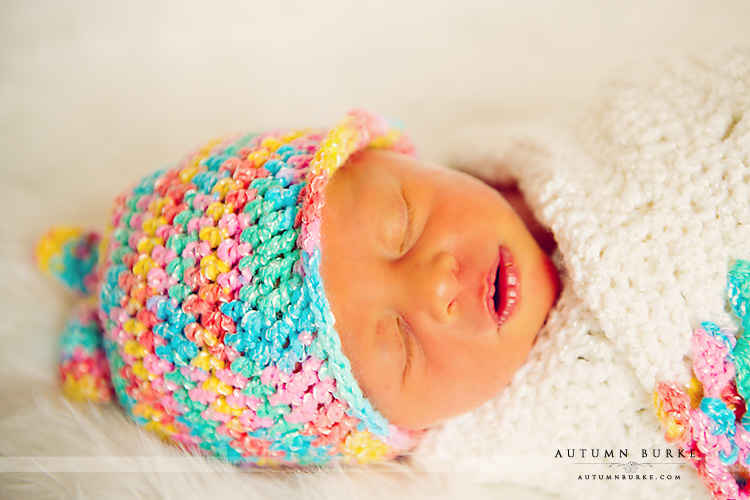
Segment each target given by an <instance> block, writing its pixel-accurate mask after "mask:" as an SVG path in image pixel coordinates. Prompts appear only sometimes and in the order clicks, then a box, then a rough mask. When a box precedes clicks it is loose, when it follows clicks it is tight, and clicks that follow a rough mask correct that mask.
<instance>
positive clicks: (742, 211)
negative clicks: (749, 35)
mask: <svg viewBox="0 0 750 500" xmlns="http://www.w3.org/2000/svg"><path fill="white" fill-rule="evenodd" d="M595 102H596V104H595V105H594V106H592V107H589V108H587V109H586V110H584V111H582V112H581V113H580V115H579V116H577V117H576V118H570V119H568V120H567V121H566V123H565V124H564V125H561V126H559V127H558V128H556V129H555V130H539V128H534V127H524V128H518V127H515V128H499V127H488V126H482V127H472V128H471V129H470V130H465V131H463V132H462V133H461V134H460V136H459V139H458V140H457V141H456V144H455V146H456V147H455V148H453V151H452V155H451V157H450V158H449V161H450V163H451V164H453V165H454V166H456V167H457V168H460V169H463V170H467V171H469V172H471V173H473V174H475V175H477V176H479V177H482V178H485V179H488V180H499V179H504V178H507V177H511V178H515V179H517V180H518V182H519V187H520V189H521V190H522V191H523V193H524V195H525V196H526V198H527V201H528V202H529V204H530V205H531V208H532V209H533V211H534V213H535V215H536V217H537V218H538V219H539V220H540V221H541V222H542V223H543V224H545V225H547V226H548V227H550V228H551V229H552V231H553V232H554V234H555V237H556V239H557V242H558V245H559V250H560V252H561V255H562V256H561V258H560V260H561V266H564V269H565V271H566V273H565V276H564V277H563V291H562V294H561V296H560V299H559V301H558V303H557V305H556V307H555V308H554V309H553V311H552V312H551V314H550V317H549V319H548V322H547V324H546V325H545V327H544V329H543V330H542V332H541V333H540V336H539V339H538V341H537V343H536V344H535V346H534V348H533V350H532V352H531V354H530V356H529V359H528V361H527V362H526V364H525V365H524V366H523V368H522V369H521V370H520V371H519V372H518V373H517V374H516V376H515V378H514V380H513V382H512V383H511V385H510V386H509V387H508V388H507V389H506V390H505V391H504V392H503V393H501V394H500V395H499V396H497V397H496V398H495V399H494V400H492V401H490V402H489V403H487V404H486V405H484V406H483V407H481V408H479V409H477V410H475V411H474V412H472V413H470V414H467V415H464V416H462V417H459V418H456V419H453V420H451V421H449V422H447V423H445V424H444V425H443V426H442V427H440V428H437V429H434V430H433V431H431V433H429V434H428V436H427V438H426V440H425V441H424V443H423V444H422V445H421V447H420V448H419V449H418V450H417V451H416V453H415V457H416V461H417V463H422V464H424V465H425V466H426V467H431V468H436V467H444V468H446V469H453V468H457V467H458V468H462V469H466V470H473V471H476V478H477V479H478V480H480V481H491V482H511V483H515V484H519V485H524V486H527V487H532V488H535V489H539V490H541V491H544V492H549V493H556V494H558V495H560V496H561V497H563V498H604V496H605V495H606V497H607V498H608V499H609V500H614V499H618V498H623V499H625V498H627V499H630V498H635V497H637V498H660V499H667V498H704V497H707V496H708V492H707V490H705V488H703V486H701V485H700V483H699V480H698V479H697V475H696V474H695V473H694V471H693V469H692V468H691V467H690V466H688V465H684V466H678V465H670V464H675V463H680V462H681V460H679V459H668V458H665V453H666V451H665V450H666V449H667V448H668V445H667V444H666V442H665V441H664V439H663V435H664V431H663V429H662V428H661V425H660V423H659V421H658V420H657V418H656V416H655V412H654V407H653V402H652V396H651V394H652V393H653V390H654V388H655V384H656V382H657V381H661V380H674V381H676V382H678V383H680V384H684V383H687V382H688V381H689V379H690V376H691V372H690V367H691V363H690V359H689V355H690V354H689V339H690V336H691V335H692V331H693V329H694V328H695V327H696V326H698V325H699V324H700V323H701V322H702V321H706V320H711V321H715V322H717V323H719V324H727V323H728V322H730V321H731V317H730V315H729V313H727V312H726V310H725V305H726V300H725V299H726V296H725V283H726V281H725V280H726V273H727V271H728V269H729V265H730V263H731V262H732V260H733V259H737V258H750V209H749V206H750V187H749V183H750V51H749V50H740V49H734V50H727V51H724V52H722V53H720V54H712V55H709V56H701V57H695V58H692V59H689V60H684V59H683V60H677V61H674V60H670V61H664V60H660V61H657V62H654V63H652V64H650V65H647V66H645V67H641V68H639V69H638V70H637V71H632V72H630V73H628V74H627V75H625V76H622V77H621V78H619V79H617V80H616V81H614V82H612V83H610V84H609V85H608V86H607V87H606V88H605V90H604V92H603V95H601V96H600V97H599V98H598V99H597V100H596V101H595ZM522 293H523V292H522ZM581 448H583V449H585V450H586V451H585V455H584V456H581V455H582V454H581V451H580V449H581ZM644 448H646V449H649V450H650V449H651V448H655V449H658V450H661V456H660V457H658V458H654V457H653V456H650V457H649V458H643V457H642V449H644ZM568 449H575V450H576V452H575V458H568V456H567V451H568ZM591 449H595V450H596V449H599V450H600V456H599V457H598V458H592V457H591V456H590V455H591V451H590V450H591ZM608 449H611V450H614V453H615V457H614V458H612V459H606V460H605V459H604V458H603V456H604V450H608ZM623 449H627V450H628V452H629V454H628V458H627V459H624V458H620V456H619V454H618V453H619V450H623ZM557 450H560V451H561V454H562V458H555V454H556V452H557ZM628 461H634V462H639V463H641V464H644V463H646V462H648V463H650V464H651V465H648V464H646V465H641V466H639V467H638V468H639V470H638V472H637V474H641V475H649V474H651V475H653V476H654V477H655V478H656V479H654V480H638V481H637V480H619V481H615V480H614V479H611V480H606V479H605V480H589V481H586V480H585V479H579V476H584V475H586V474H589V475H597V476H598V475H599V474H609V475H612V476H614V475H615V474H623V473H624V470H623V467H622V466H618V465H612V466H611V467H610V466H609V465H607V464H618V463H623V462H628ZM662 474H672V475H675V474H678V475H680V480H674V479H673V480H671V481H670V480H660V479H659V476H660V475H662Z"/></svg>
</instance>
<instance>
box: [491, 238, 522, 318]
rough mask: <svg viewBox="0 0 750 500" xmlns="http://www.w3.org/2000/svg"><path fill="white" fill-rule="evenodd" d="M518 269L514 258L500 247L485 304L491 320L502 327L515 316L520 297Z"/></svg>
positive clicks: (492, 270)
mask: <svg viewBox="0 0 750 500" xmlns="http://www.w3.org/2000/svg"><path fill="white" fill-rule="evenodd" d="M519 284H520V280H519V276H518V268H517V267H516V265H515V262H514V261H513V256H512V255H511V253H510V250H508V249H507V248H506V247H504V246H500V248H499V251H498V256H497V258H496V259H495V261H494V262H493V265H492V267H491V268H490V271H489V273H488V274H487V285H486V286H487V293H486V295H485V304H486V306H487V311H488V312H489V315H490V318H492V320H493V322H494V323H496V324H497V326H498V327H499V326H502V325H503V324H504V323H505V322H506V321H508V319H509V318H510V317H511V316H512V315H513V313H514V312H515V310H516V306H517V304H518V299H519V298H520V295H519Z"/></svg>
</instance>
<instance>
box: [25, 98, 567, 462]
mask: <svg viewBox="0 0 750 500" xmlns="http://www.w3.org/2000/svg"><path fill="white" fill-rule="evenodd" d="M407 153H408V154H411V153H412V146H411V143H410V142H409V141H408V139H407V138H406V137H405V136H404V135H403V134H401V133H400V131H398V130H397V129H395V128H392V127H391V126H390V125H389V123H388V122H387V121H386V120H385V119H384V118H382V117H380V116H378V115H375V114H372V113H368V112H364V111H354V112H351V113H350V114H349V115H347V116H346V117H345V118H344V120H342V122H341V123H340V124H339V125H338V126H336V127H334V128H333V129H331V130H330V131H328V132H325V131H309V130H299V131H272V132H266V133H263V134H256V135H249V136H244V137H240V138H232V139H226V140H220V141H215V142H213V143H209V144H208V145H207V146H205V147H204V148H202V149H200V150H198V151H197V152H195V153H193V154H191V155H189V156H188V157H186V159H185V160H183V162H182V163H180V164H179V165H178V166H177V167H174V168H171V169H168V170H164V171H160V172H157V173H156V174H154V175H153V176H150V177H148V178H146V179H144V180H143V181H141V183H140V184H139V185H138V186H137V187H136V188H134V189H133V190H131V191H129V192H127V193H125V194H124V195H123V196H121V197H120V198H118V199H117V201H116V202H115V205H114V208H113V211H112V214H111V217H110V221H109V227H108V229H107V232H106V233H105V235H104V238H103V239H102V240H101V241H99V238H98V236H96V235H94V234H89V233H80V232H79V231H77V230H75V229H71V228H63V229H58V230H53V231H52V232H51V233H50V234H48V235H47V236H46V237H45V238H44V239H43V240H42V241H41V243H40V244H39V247H38V255H39V262H40V264H41V266H42V267H43V268H45V269H48V270H49V271H51V272H52V273H53V274H56V275H57V276H59V277H60V278H61V279H62V280H63V281H64V282H66V283H67V284H69V285H71V286H73V287H74V288H77V289H79V290H81V291H84V292H85V293H86V294H88V297H87V298H86V299H84V300H83V301H82V302H81V304H80V305H79V307H78V308H77V310H76V313H75V314H74V316H73V318H72V319H71V320H70V322H69V323H68V325H67V328H66V331H65V332H64V333H63V336H62V347H63V348H62V351H63V353H62V365H61V375H62V378H63V383H64V385H65V390H66V392H67V393H68V394H69V395H71V396H74V397H75V396H83V397H87V398H93V399H100V400H107V399H109V398H111V397H112V396H114V397H116V398H117V399H118V400H119V402H120V404H121V405H122V406H124V407H125V409H126V410H127V411H128V412H129V413H130V415H131V416H132V418H133V419H134V420H135V421H136V422H138V423H139V424H141V425H143V426H144V427H146V428H149V429H151V430H154V431H156V432H158V433H159V434H161V435H163V436H165V437H167V438H168V439H170V440H171V441H173V442H176V443H178V444H180V445H181V446H184V447H185V448H187V449H190V450H193V449H200V450H203V451H207V452H209V453H211V454H214V455H217V456H220V457H222V458H225V459H227V460H230V461H232V462H251V463H259V464H284V465H293V464H302V465H306V464H325V463H328V462H331V461H350V460H353V459H359V461H366V460H368V459H382V458H393V457H397V456H399V455H401V454H402V453H404V452H406V451H408V450H409V449H411V448H412V447H413V446H414V445H415V444H416V443H417V442H418V438H419V436H420V431H422V430H424V429H426V428H428V427H431V426H433V425H435V424H437V423H439V422H440V421H442V420H445V419H446V418H449V417H452V416H455V415H458V414H461V413H465V412H467V411H470V410H472V409H474V408H476V407H477V406H479V405H481V404H482V403H484V402H485V401H487V400H488V399H489V398H491V397H493V396H494V395H496V394H497V393H498V392H499V391H500V390H502V388H503V387H504V386H505V385H507V383H508V382H509V380H510V378H511V377H512V375H513V373H514V372H515V371H516V370H517V369H518V368H519V367H520V366H521V365H522V364H523V362H524V359H525V358H526V356H527V354H528V352H529V350H530V348H531V345H532V344H533V342H534V339H535V337H536V335H537V333H538V332H539V329H540V327H541V326H542V324H543V322H544V319H545V317H546V315H547V313H548V312H549V310H550V308H551V307H552V304H553V302H554V300H555V297H556V295H557V287H558V281H557V275H556V272H555V269H554V267H553V266H552V265H551V263H550V260H549V258H548V257H547V255H546V254H545V253H544V252H543V251H542V250H541V249H540V247H539V246H538V245H537V243H536V242H535V240H534V238H533V237H532V235H531V233H530V232H529V231H528V230H527V228H526V226H525V225H524V223H523V221H522V220H521V219H520V217H519V216H517V215H516V214H515V212H514V211H513V209H512V208H511V206H510V205H509V204H508V203H507V202H506V201H505V200H504V199H503V197H502V196H501V195H500V194H498V192H497V191H495V190H493V189H492V188H490V187H488V186H487V185H485V184H483V183H482V182H480V181H478V180H476V179H474V178H471V177H469V176H468V175H466V174H462V173H458V172H455V171H451V170H448V169H445V168H440V167H435V166H432V165H428V164H426V163H423V162H421V161H419V160H417V159H416V158H414V157H412V156H407V155H406V154H407Z"/></svg>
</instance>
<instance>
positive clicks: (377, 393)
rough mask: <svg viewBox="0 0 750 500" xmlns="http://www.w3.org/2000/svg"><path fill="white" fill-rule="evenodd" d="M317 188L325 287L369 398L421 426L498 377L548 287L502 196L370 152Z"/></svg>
mask: <svg viewBox="0 0 750 500" xmlns="http://www.w3.org/2000/svg"><path fill="white" fill-rule="evenodd" d="M325 196H326V202H325V208H324V214H323V224H322V229H321V231H322V244H323V248H322V250H323V252H322V263H321V272H322V275H323V282H324V285H325V290H326V295H327V297H328V300H329V302H330V305H331V309H332V311H333V314H334V316H335V318H336V324H335V329H336V331H337V332H338V334H339V336H340V338H341V344H342V348H343V352H344V354H345V355H346V356H347V358H348V359H349V361H350V362H351V364H352V369H353V372H354V375H355V377H356V378H357V380H358V382H359V384H360V387H361V388H362V390H363V391H364V393H365V395H366V396H367V397H368V398H369V399H370V401H372V403H373V405H374V406H375V408H377V409H378V410H379V411H380V412H381V413H382V414H383V415H384V416H385V417H386V418H388V419H389V420H390V422H391V423H393V424H396V425H399V426H402V427H407V428H415V429H416V428H426V427H429V426H432V425H434V424H436V423H439V422H440V421H442V420H445V419H446V418H449V417H452V416H455V415H459V414H462V413H466V412H468V411H470V410H472V409H474V408H476V407H478V406H480V405H481V404H482V403H484V402H486V401H488V400H489V399H490V398H492V397H493V396H494V395H496V394H497V393H498V392H499V391H500V390H501V389H502V388H503V387H505V386H506V385H507V384H508V382H509V381H510V380H511V378H512V376H513V374H514V373H515V372H516V371H517V370H518V369H519V368H520V367H521V365H522V364H523V363H524V361H525V359H526V357H527V355H528V353H529V350H530V349H531V346H532V344H533V342H534V339H535V338H536V335H537V333H538V332H539V329H540V328H541V326H542V324H543V323H544V321H545V318H546V316H547V313H548V312H549V310H550V308H551V307H552V305H553V303H554V301H555V298H556V296H557V291H558V286H559V281H558V277H557V273H556V271H555V269H554V267H553V266H552V263H551V262H550V260H549V258H548V256H547V255H546V254H545V253H544V252H543V251H542V250H541V249H540V248H539V246H538V245H537V243H536V242H535V241H534V238H533V237H532V236H531V234H530V233H529V231H528V230H527V229H526V226H525V225H524V224H523V222H522V221H521V219H520V218H519V217H518V216H517V215H516V213H515V212H514V211H513V209H512V208H511V207H510V205H509V204H508V203H507V202H506V201H505V199H504V198H503V197H502V196H501V195H500V194H499V193H498V192H497V191H495V190H494V189H492V188H490V187H489V186H487V185H486V184H484V183H482V182H481V181H478V180H476V179H474V178H472V177H469V176H467V175H465V174H462V173H459V172H456V171H453V170H448V169H445V168H442V167H436V166H433V165H429V164H426V163H423V162H421V161H419V160H417V159H414V158H410V157H407V156H403V155H400V154H397V153H392V152H388V151H378V150H367V151H364V152H361V153H359V154H357V155H355V156H354V157H352V158H351V159H350V160H349V162H348V163H347V164H346V165H345V166H344V167H343V168H342V169H341V170H340V171H339V172H337V173H336V175H335V176H333V178H332V179H331V181H330V183H329V185H328V187H327V188H326V192H325Z"/></svg>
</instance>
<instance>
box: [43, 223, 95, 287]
mask: <svg viewBox="0 0 750 500" xmlns="http://www.w3.org/2000/svg"><path fill="white" fill-rule="evenodd" d="M100 240H101V236H100V235H99V234H98V233H96V232H93V231H84V230H83V229H82V228H80V227H75V226H57V227H54V228H52V229H50V230H49V231H47V233H46V234H45V235H44V236H42V238H41V239H40V240H39V241H38V242H37V244H36V247H35V252H34V254H35V258H36V263H37V265H38V266H39V268H40V269H41V270H42V271H44V272H45V273H47V274H49V275H51V276H53V277H55V278H57V279H58V280H59V281H60V282H62V283H63V284H64V285H67V286H68V287H69V288H72V289H73V290H76V291H77V292H81V293H83V294H86V295H89V294H91V293H93V292H94V290H95V288H96V285H97V279H96V272H95V270H96V264H97V262H98V260H99V242H100Z"/></svg>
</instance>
